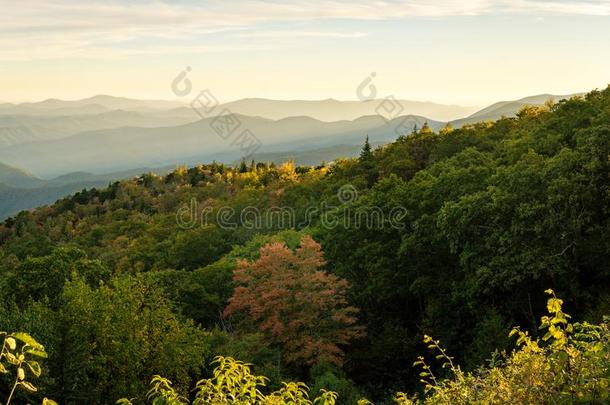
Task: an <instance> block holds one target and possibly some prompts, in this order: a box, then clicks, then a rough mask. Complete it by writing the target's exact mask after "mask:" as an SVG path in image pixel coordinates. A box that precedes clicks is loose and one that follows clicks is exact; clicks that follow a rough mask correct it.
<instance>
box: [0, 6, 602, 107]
mask: <svg viewBox="0 0 610 405" xmlns="http://www.w3.org/2000/svg"><path fill="white" fill-rule="evenodd" d="M0 10H2V12H1V13H0V102H22V101H35V100H42V99H46V98H61V99H77V98H84V97H89V96H92V95H95V94H111V95H116V96H125V97H134V98H155V99H170V100H178V99H180V97H178V96H177V95H176V94H174V93H173V92H172V87H171V84H172V81H173V80H174V78H175V77H176V76H177V75H178V74H180V72H182V71H183V70H185V69H186V68H187V67H189V68H190V71H189V73H188V76H187V77H188V78H189V80H190V81H191V83H192V86H193V88H195V89H201V90H204V89H209V90H210V91H211V92H212V93H213V94H214V95H215V96H216V98H218V99H219V100H220V101H231V100H235V99H240V98H246V97H264V98H276V99H326V98H335V99H341V100H353V99H356V98H357V89H358V86H359V85H360V84H361V83H362V82H363V80H365V79H366V78H367V77H370V76H371V77H372V76H374V78H372V81H371V83H372V84H373V85H374V86H375V88H376V90H377V95H378V96H379V97H385V96H389V95H392V96H394V97H396V98H400V99H407V100H419V101H434V102H440V103H446V104H459V105H466V106H483V105H486V104H489V103H490V102H495V101H499V100H511V99H517V98H521V97H525V96H529V95H533V94H541V93H552V94H570V93H575V92H584V91H589V90H591V89H594V88H604V87H606V86H607V85H608V84H609V83H610V45H609V44H610V0H583V1H576V0H462V1H450V0H439V1H434V0H428V1H426V0H386V1H375V0H350V1H344V0H334V1H317V0H309V1H296V0H284V1H261V0H218V1H217V0H202V1H194V0H189V1H180V0H178V1H160V0H156V1H148V0H136V1H120V2H119V1H111V0H106V1H96V0H93V1H87V2H85V1H75V0H22V1H19V2H16V1H7V0H0ZM182 101H186V102H188V101H189V100H182Z"/></svg>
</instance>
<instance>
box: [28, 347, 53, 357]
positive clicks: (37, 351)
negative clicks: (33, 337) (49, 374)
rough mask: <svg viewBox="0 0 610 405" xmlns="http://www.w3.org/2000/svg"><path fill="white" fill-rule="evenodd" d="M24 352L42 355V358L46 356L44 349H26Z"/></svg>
mask: <svg viewBox="0 0 610 405" xmlns="http://www.w3.org/2000/svg"><path fill="white" fill-rule="evenodd" d="M25 353H28V354H31V355H32V356H37V357H42V358H44V359H46V358H47V357H48V355H47V352H45V351H44V350H37V349H27V350H26V351H25Z"/></svg>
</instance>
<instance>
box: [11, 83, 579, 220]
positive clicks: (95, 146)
mask: <svg viewBox="0 0 610 405" xmlns="http://www.w3.org/2000/svg"><path fill="white" fill-rule="evenodd" d="M571 96H572V95H566V96H557V95H550V94H542V95H537V96H530V97H526V98H523V99H519V100H513V101H502V102H498V103H495V104H492V105H490V106H488V107H485V108H483V109H480V110H478V111H474V110H475V109H474V108H472V107H462V106H455V105H443V104H436V103H430V102H417V101H407V100H397V101H395V104H394V107H395V109H396V111H398V112H399V113H403V114H402V115H399V116H397V117H396V118H393V119H386V118H384V117H382V116H380V115H379V113H380V112H381V111H383V108H382V107H383V106H382V103H383V100H370V101H338V100H333V99H327V100H318V101H308V100H269V99H260V98H249V99H243V100H238V101H234V102H230V103H226V104H222V105H219V106H217V107H216V109H215V110H214V111H213V114H217V113H221V112H222V113H223V114H227V113H233V115H232V116H231V117H230V118H231V119H233V120H236V121H234V122H239V124H240V125H239V128H237V129H236V130H235V133H232V134H230V136H226V135H227V133H226V132H227V131H226V130H225V129H226V128H224V127H223V124H222V122H223V121H222V119H219V118H218V116H213V115H212V114H211V116H210V117H209V118H204V119H201V117H200V116H199V115H198V114H197V113H196V112H195V111H194V110H193V109H192V108H191V107H190V106H189V105H188V104H187V103H182V102H178V101H164V100H135V99H129V98H122V97H113V96H106V95H98V96H94V97H90V98H86V99H82V100H70V101H65V100H58V99H48V100H44V101H41V102H35V103H22V104H10V103H5V104H0V162H2V163H0V218H3V217H5V216H6V215H10V214H12V213H15V212H17V211H18V210H21V209H27V208H32V207H34V206H38V205H41V204H46V203H49V202H52V201H54V200H55V199H57V198H59V197H61V196H63V195H66V194H68V193H72V192H74V191H77V190H80V189H82V188H86V187H98V186H103V185H106V184H107V183H108V182H109V181H112V180H116V179H121V178H127V177H132V176H134V175H137V174H138V173H142V172H146V171H150V170H153V171H157V172H163V171H167V170H169V169H171V168H173V167H175V166H176V165H178V164H187V165H192V164H196V163H199V162H202V161H211V160H216V161H219V162H226V163H235V162H237V161H239V160H240V159H241V158H242V157H243V156H244V154H247V153H246V152H253V154H248V158H254V159H256V160H259V161H260V160H262V161H275V162H279V161H285V160H288V159H292V160H295V162H296V163H297V164H306V165H315V164H319V163H320V162H322V161H326V162H329V161H332V160H335V159H336V158H338V157H352V156H356V155H357V154H358V152H359V150H360V146H361V144H362V142H363V140H364V137H365V136H368V137H369V139H370V141H371V143H372V144H373V145H381V144H384V143H387V142H389V141H392V140H394V139H395V138H396V137H397V136H398V135H404V134H408V133H410V132H411V131H412V129H413V128H414V127H421V126H423V125H424V124H425V123H427V124H428V125H429V126H430V127H431V128H432V129H433V130H438V129H440V128H441V127H443V126H445V125H446V124H447V123H448V122H449V123H451V125H453V126H454V127H460V126H462V125H465V124H470V123H474V122H479V121H485V120H495V119H498V118H500V117H502V116H512V115H514V114H515V113H516V112H518V111H519V110H520V109H521V108H522V107H524V106H526V105H542V104H544V103H545V102H546V101H547V100H549V99H553V100H556V101H559V100H561V99H563V98H568V97H571ZM460 117H461V118H460ZM224 118H226V117H224ZM433 118H437V119H433ZM223 128H224V129H223ZM245 130H248V131H249V134H251V135H252V136H254V137H256V139H257V142H259V143H260V147H259V148H258V149H256V150H248V151H246V150H245V149H243V148H241V147H240V142H239V141H238V137H239V135H240V134H242V133H243V131H245Z"/></svg>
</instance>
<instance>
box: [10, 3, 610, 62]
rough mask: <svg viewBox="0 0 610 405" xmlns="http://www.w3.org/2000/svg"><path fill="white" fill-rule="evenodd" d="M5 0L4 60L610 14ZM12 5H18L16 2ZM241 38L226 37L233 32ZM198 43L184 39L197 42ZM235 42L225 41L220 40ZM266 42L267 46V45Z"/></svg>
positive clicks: (498, 7)
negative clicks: (383, 27) (390, 26)
mask: <svg viewBox="0 0 610 405" xmlns="http://www.w3.org/2000/svg"><path fill="white" fill-rule="evenodd" d="M3 2H7V3H8V0H0V9H2V13H1V14H0V60H15V59H16V60H33V59H44V58H64V57H68V56H87V57H96V52H98V53H99V55H100V56H103V57H108V56H112V55H116V56H121V55H127V54H142V53H155V52H157V53H159V54H162V53H165V52H168V51H171V52H174V53H175V52H182V51H184V52H189V51H190V52H216V51H219V50H222V49H225V50H231V49H244V48H245V49H257V46H254V45H252V44H251V43H239V44H234V43H231V42H230V40H231V39H233V40H234V39H235V38H239V39H241V40H242V42H243V39H248V38H262V39H264V38H266V39H268V40H269V41H270V42H269V43H267V44H265V45H264V46H267V47H272V46H273V43H272V42H271V41H273V40H274V38H278V39H280V38H281V39H287V38H288V39H290V38H295V39H297V38H301V39H303V38H308V37H326V38H336V39H337V40H341V39H349V38H359V37H363V36H366V35H367V33H366V32H362V31H358V32H353V31H345V32H344V31H341V30H336V29H333V30H330V31H329V30H318V29H311V30H310V29H307V30H298V29H297V30H278V29H270V28H269V26H270V25H271V26H272V25H273V24H276V23H291V22H309V23H312V22H316V21H320V20H387V19H393V20H395V19H401V18H417V17H451V16H477V15H490V14H502V13H511V14H534V15H536V16H538V15H541V14H542V15H547V14H551V15H557V14H559V15H604V16H606V15H610V0H597V1H595V0H584V1H577V0H548V1H544V0H463V1H459V0H437V1H430V0H352V1H347V0H330V1H296V0H284V1H279V0H277V1H276V0H232V1H224V0H222V1H221V0H206V1H196V2H195V1H185V0H182V1H173V2H169V1H168V2H164V1H160V0H152V1H149V0H138V1H134V0H132V1H122V2H118V1H99V0H98V1H91V2H82V1H77V0H44V1H43V0H23V1H21V2H19V3H18V4H17V5H15V4H5V5H2V3H3ZM11 3H12V2H11ZM232 31H239V33H238V35H233V36H229V37H223V35H224V34H226V33H227V32H232ZM193 41H196V42H197V44H196V45H193V44H192V43H183V42H193ZM223 41H224V42H227V43H222V44H219V43H218V42H223ZM261 46H262V45H259V46H258V48H260V47H261Z"/></svg>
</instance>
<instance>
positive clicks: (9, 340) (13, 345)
mask: <svg viewBox="0 0 610 405" xmlns="http://www.w3.org/2000/svg"><path fill="white" fill-rule="evenodd" d="M6 343H7V344H8V347H9V349H11V350H15V349H16V348H17V342H16V341H15V339H14V338H12V337H10V336H9V337H7V338H6Z"/></svg>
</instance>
